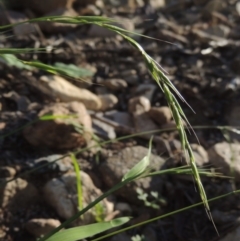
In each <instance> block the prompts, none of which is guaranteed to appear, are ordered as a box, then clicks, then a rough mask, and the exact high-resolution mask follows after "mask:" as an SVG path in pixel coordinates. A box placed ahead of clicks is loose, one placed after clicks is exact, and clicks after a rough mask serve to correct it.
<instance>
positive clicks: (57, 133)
mask: <svg viewBox="0 0 240 241" xmlns="http://www.w3.org/2000/svg"><path fill="white" fill-rule="evenodd" d="M44 115H54V116H60V117H61V116H67V115H72V116H69V118H58V119H55V120H46V121H38V122H36V123H34V124H33V125H30V126H28V127H27V128H25V129H24V131H23V135H24V137H25V139H26V140H27V141H28V142H29V143H30V144H32V145H33V146H38V147H48V148H53V149H73V148H76V147H80V146H85V145H86V144H87V143H88V141H89V140H90V139H91V136H92V134H91V133H92V122H91V118H90V116H89V115H88V113H87V111H86V108H85V106H84V105H83V104H82V103H79V102H70V103H54V104H51V105H49V106H47V107H44V108H43V110H42V111H40V113H39V115H38V116H39V117H42V116H44ZM73 115H74V116H73ZM76 127H77V128H78V129H79V131H80V132H81V133H79V132H77V131H76Z"/></svg>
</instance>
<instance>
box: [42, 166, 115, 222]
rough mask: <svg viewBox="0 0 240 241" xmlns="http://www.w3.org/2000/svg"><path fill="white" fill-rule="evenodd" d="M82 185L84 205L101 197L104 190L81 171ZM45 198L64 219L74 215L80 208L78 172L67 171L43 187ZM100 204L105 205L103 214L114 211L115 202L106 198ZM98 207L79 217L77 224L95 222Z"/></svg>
mask: <svg viewBox="0 0 240 241" xmlns="http://www.w3.org/2000/svg"><path fill="white" fill-rule="evenodd" d="M80 177H81V185H82V193H83V196H82V201H83V206H84V207H85V206H87V205H88V204H89V203H91V202H92V201H94V200H95V199H96V198H97V197H99V196H100V195H101V194H102V192H101V190H100V189H98V188H96V187H95V185H94V184H93V182H92V180H91V178H90V176H89V175H88V174H87V173H85V172H83V171H80ZM43 193H44V198H45V199H46V201H47V202H48V203H49V205H51V206H52V207H53V208H54V209H55V210H56V212H57V213H58V215H59V216H60V217H62V218H64V219H68V218H70V217H72V216H73V215H74V214H75V213H76V212H77V210H78V197H77V196H78V195H77V190H76V173H67V174H65V175H63V176H62V177H60V178H54V179H52V180H50V181H49V182H48V183H47V184H46V185H45V186H44V188H43ZM100 205H101V206H102V207H103V210H104V211H103V212H104V213H103V216H104V217H105V216H107V214H109V213H110V212H112V211H113V206H114V205H113V203H111V202H109V201H107V200H106V199H104V200H103V201H102V202H101V203H100ZM95 217H96V209H94V208H93V209H91V210H89V211H88V212H86V213H85V214H84V215H83V219H78V220H77V222H75V225H81V224H89V223H94V222H95V221H96V220H95Z"/></svg>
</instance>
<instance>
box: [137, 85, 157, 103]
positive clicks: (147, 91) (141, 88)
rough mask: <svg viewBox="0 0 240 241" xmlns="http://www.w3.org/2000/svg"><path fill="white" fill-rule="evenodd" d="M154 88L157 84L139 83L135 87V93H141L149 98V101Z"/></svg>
mask: <svg viewBox="0 0 240 241" xmlns="http://www.w3.org/2000/svg"><path fill="white" fill-rule="evenodd" d="M156 89H157V86H156V85H154V84H140V85H138V86H137V88H136V89H135V95H139V94H141V95H142V96H144V97H146V98H147V99H149V101H150V102H151V101H152V98H153V94H154V92H155V90H156Z"/></svg>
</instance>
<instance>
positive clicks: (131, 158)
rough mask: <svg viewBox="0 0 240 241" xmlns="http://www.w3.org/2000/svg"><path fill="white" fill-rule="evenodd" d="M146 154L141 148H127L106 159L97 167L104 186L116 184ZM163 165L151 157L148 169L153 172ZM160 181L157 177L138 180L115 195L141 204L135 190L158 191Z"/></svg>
mask: <svg viewBox="0 0 240 241" xmlns="http://www.w3.org/2000/svg"><path fill="white" fill-rule="evenodd" d="M147 152H148V149H147V148H145V147H142V146H134V147H127V148H125V149H123V150H121V151H119V152H117V153H114V154H113V155H112V156H109V157H108V158H106V161H105V162H104V163H102V164H101V165H100V167H99V171H100V173H101V176H102V179H103V181H104V182H105V184H106V185H107V186H108V187H109V188H110V187H113V186H114V185H115V184H117V183H118V182H119V181H120V180H121V179H122V177H123V176H124V175H125V174H126V173H127V172H128V171H129V170H130V169H131V168H132V167H133V166H134V165H136V164H137V163H138V162H139V161H140V160H142V158H143V157H144V156H145V155H147ZM164 163H165V161H164V160H163V159H162V158H160V157H158V156H155V155H153V154H152V155H151V160H150V167H151V168H152V169H153V170H160V169H161V168H162V167H163V165H164ZM162 180H163V179H162V178H160V177H159V176H154V177H147V178H142V179H138V180H135V181H133V182H131V183H130V184H129V185H127V186H124V187H123V188H121V189H120V190H119V191H118V192H117V193H116V195H119V196H121V197H124V198H125V199H126V200H127V201H129V202H133V203H135V202H137V203H142V202H141V201H140V200H139V199H138V197H137V196H138V195H137V192H136V189H137V188H141V189H143V190H144V191H145V192H150V191H154V190H155V191H160V190H161V186H162V184H163V181H162Z"/></svg>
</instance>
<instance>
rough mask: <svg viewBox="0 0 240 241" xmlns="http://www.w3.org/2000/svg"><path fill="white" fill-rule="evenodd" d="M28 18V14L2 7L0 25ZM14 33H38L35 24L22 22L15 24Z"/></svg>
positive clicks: (23, 34)
mask: <svg viewBox="0 0 240 241" xmlns="http://www.w3.org/2000/svg"><path fill="white" fill-rule="evenodd" d="M26 20H28V18H27V16H26V15H25V14H23V13H21V12H17V11H11V10H1V9H0V25H7V24H15V23H19V22H23V21H26ZM12 28H13V33H14V35H16V36H26V35H29V34H32V33H36V27H35V25H34V24H29V23H25V24H20V25H16V26H13V27H12Z"/></svg>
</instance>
